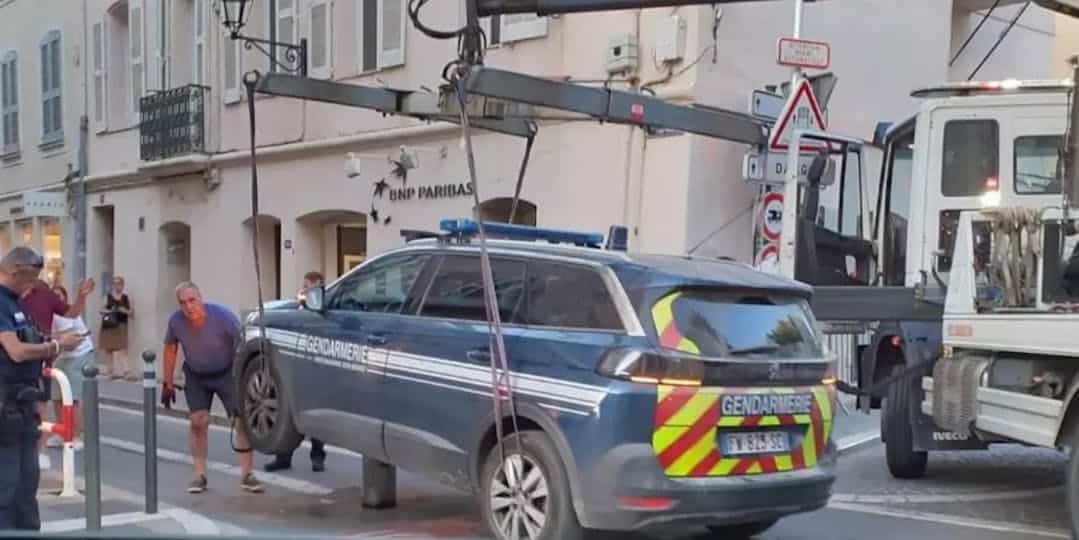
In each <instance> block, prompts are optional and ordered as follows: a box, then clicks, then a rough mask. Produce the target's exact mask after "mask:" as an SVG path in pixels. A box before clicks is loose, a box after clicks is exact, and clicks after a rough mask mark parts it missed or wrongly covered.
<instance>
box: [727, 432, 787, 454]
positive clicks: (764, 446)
mask: <svg viewBox="0 0 1079 540" xmlns="http://www.w3.org/2000/svg"><path fill="white" fill-rule="evenodd" d="M726 442H727V444H726V452H724V453H725V454H727V455H738V454H773V453H777V452H787V451H790V439H788V438H787V433H786V432H783V431H750V432H747V433H728V434H726Z"/></svg>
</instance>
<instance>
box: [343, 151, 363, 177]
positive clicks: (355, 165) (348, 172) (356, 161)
mask: <svg viewBox="0 0 1079 540" xmlns="http://www.w3.org/2000/svg"><path fill="white" fill-rule="evenodd" d="M359 175H360V158H359V157H357V156H356V154H353V153H352V152H349V153H348V155H346V156H345V176H347V177H349V178H356V177H357V176H359Z"/></svg>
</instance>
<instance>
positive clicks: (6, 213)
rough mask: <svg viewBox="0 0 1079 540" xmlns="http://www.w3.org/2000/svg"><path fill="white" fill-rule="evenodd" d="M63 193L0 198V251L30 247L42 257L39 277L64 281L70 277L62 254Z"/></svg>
mask: <svg viewBox="0 0 1079 540" xmlns="http://www.w3.org/2000/svg"><path fill="white" fill-rule="evenodd" d="M67 217H68V213H67V194H66V193H64V192H62V191H33V192H27V193H22V194H19V195H15V196H13V197H10V198H7V199H4V200H2V201H0V253H7V252H8V250H10V249H11V248H13V247H15V246H30V247H32V248H34V250H36V251H37V252H38V253H40V254H41V255H42V256H43V257H44V258H45V273H44V274H43V275H42V278H43V279H45V280H46V281H48V282H49V283H50V284H56V283H60V284H64V283H65V280H66V279H68V278H69V277H70V276H68V275H67V274H69V273H70V270H69V269H68V268H67V264H66V262H67V261H66V260H65V257H64V228H65V226H66V225H67V221H69V220H67V219H66V218H67Z"/></svg>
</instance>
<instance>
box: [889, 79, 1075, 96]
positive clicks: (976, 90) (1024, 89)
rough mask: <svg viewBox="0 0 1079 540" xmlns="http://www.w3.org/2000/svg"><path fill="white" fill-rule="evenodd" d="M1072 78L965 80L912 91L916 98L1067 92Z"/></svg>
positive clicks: (1070, 86)
mask: <svg viewBox="0 0 1079 540" xmlns="http://www.w3.org/2000/svg"><path fill="white" fill-rule="evenodd" d="M1071 88H1072V82H1071V80H1070V79H1048V80H1029V81H1021V80H1018V79H1005V80H1002V81H964V82H954V83H946V84H940V85H936V86H929V87H926V88H919V89H916V90H914V91H913V92H911V93H910V95H911V97H916V98H935V97H957V96H980V95H987V94H1023V93H1037V92H1043V93H1051V92H1067V91H1069V90H1071Z"/></svg>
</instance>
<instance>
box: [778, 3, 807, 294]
mask: <svg viewBox="0 0 1079 540" xmlns="http://www.w3.org/2000/svg"><path fill="white" fill-rule="evenodd" d="M803 4H804V1H803V0H794V36H792V37H794V39H801V38H802V7H803ZM801 77H802V68H801V67H799V66H793V67H792V68H791V89H790V96H788V99H794V97H795V95H796V93H797V92H798V82H799V80H800V79H801ZM799 134H800V132H799V130H795V132H794V133H793V136H792V137H791V142H790V146H789V147H788V148H787V179H786V182H784V184H783V221H782V222H781V223H782V228H781V229H780V230H781V232H780V239H779V268H780V275H782V276H783V277H786V278H789V279H794V276H795V273H796V272H797V268H796V266H795V258H796V257H797V254H798V202H799V201H798V194H799V192H800V191H801V190H800V189H799V186H798V155H799V154H800V153H801V150H800V149H799V146H800V145H801V143H802V141H803V140H804V139H802V138H800V137H799ZM792 163H793V166H792V165H791V164H792Z"/></svg>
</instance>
